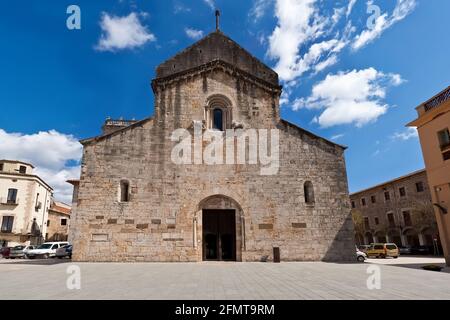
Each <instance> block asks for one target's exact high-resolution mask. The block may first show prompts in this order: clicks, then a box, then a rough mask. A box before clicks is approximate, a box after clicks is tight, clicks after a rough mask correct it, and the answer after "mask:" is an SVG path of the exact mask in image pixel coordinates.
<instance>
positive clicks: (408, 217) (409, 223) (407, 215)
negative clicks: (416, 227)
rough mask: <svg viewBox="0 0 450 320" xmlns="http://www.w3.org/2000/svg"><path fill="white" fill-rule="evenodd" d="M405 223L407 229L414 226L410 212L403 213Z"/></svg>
mask: <svg viewBox="0 0 450 320" xmlns="http://www.w3.org/2000/svg"><path fill="white" fill-rule="evenodd" d="M403 221H404V222H405V227H410V226H412V220H411V214H410V213H409V211H403Z"/></svg>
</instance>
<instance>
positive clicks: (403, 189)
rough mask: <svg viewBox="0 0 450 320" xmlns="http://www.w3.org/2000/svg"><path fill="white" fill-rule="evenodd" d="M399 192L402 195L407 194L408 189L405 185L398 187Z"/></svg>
mask: <svg viewBox="0 0 450 320" xmlns="http://www.w3.org/2000/svg"><path fill="white" fill-rule="evenodd" d="M398 192H399V194H400V197H404V196H406V189H405V187H401V188H398Z"/></svg>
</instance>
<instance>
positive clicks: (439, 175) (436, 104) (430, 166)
mask: <svg viewBox="0 0 450 320" xmlns="http://www.w3.org/2000/svg"><path fill="white" fill-rule="evenodd" d="M416 110H417V114H418V118H417V119H416V120H414V121H412V122H411V123H409V124H408V126H410V127H416V128H417V130H418V132H419V138H420V144H421V146H422V152H423V158H424V160H425V168H426V170H427V176H428V183H429V185H430V190H431V197H432V199H433V205H434V212H435V214H436V220H437V223H438V226H439V232H440V235H441V241H442V246H443V249H444V255H445V260H446V262H447V265H450V213H449V212H448V211H449V209H450V133H449V131H450V87H447V88H446V89H445V90H443V91H441V92H440V93H438V94H437V95H435V96H434V97H432V98H431V99H429V100H428V101H426V102H424V103H422V104H421V105H419V106H418V107H417V108H416Z"/></svg>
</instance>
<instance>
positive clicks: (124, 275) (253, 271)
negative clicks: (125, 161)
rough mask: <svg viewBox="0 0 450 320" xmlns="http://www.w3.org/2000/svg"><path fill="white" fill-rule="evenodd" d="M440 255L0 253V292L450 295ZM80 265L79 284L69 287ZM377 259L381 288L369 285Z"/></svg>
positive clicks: (23, 295) (45, 295) (43, 295)
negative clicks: (155, 259) (251, 258)
mask: <svg viewBox="0 0 450 320" xmlns="http://www.w3.org/2000/svg"><path fill="white" fill-rule="evenodd" d="M430 263H434V264H441V265H442V264H443V259H437V258H409V257H400V258H399V259H396V260H394V259H384V260H381V259H380V260H379V259H371V260H368V261H366V262H365V263H350V264H337V263H324V262H289V263H288V262H285V263H280V264H275V263H225V262H217V263H212V262H204V263H73V262H70V261H69V260H54V259H49V260H5V259H0V288H1V290H0V299H1V300H3V299H175V300H176V299H190V300H191V299H192V300H196V299H208V300H209V299H233V300H241V299H247V300H249V299H296V300H297V299H401V300H403V299H450V273H448V271H449V270H448V268H446V269H445V270H444V272H434V271H425V270H421V269H419V268H418V266H420V265H425V264H430ZM73 265H77V266H79V268H80V272H81V289H79V290H77V289H75V290H69V289H68V288H67V284H66V283H67V279H68V277H69V274H68V273H67V270H68V267H70V266H73ZM373 265H376V266H379V268H380V271H381V273H380V275H381V289H373V290H369V289H368V288H367V278H368V277H369V276H370V274H368V273H367V269H368V267H369V266H373Z"/></svg>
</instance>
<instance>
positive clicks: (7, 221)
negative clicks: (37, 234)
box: [2, 216, 14, 232]
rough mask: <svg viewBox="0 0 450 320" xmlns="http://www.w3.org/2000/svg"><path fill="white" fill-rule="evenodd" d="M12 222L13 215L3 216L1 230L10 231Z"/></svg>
mask: <svg viewBox="0 0 450 320" xmlns="http://www.w3.org/2000/svg"><path fill="white" fill-rule="evenodd" d="M13 223H14V217H13V216H3V220H2V232H12V228H13Z"/></svg>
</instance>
